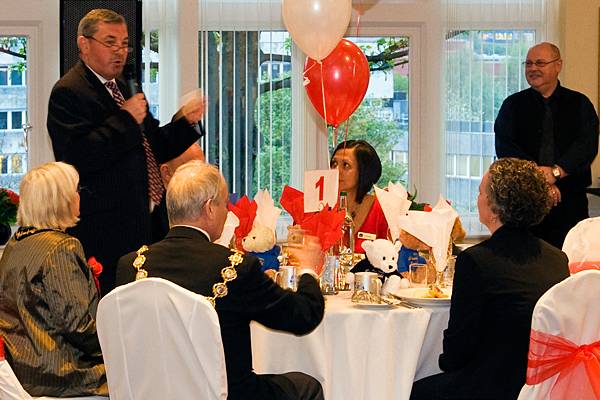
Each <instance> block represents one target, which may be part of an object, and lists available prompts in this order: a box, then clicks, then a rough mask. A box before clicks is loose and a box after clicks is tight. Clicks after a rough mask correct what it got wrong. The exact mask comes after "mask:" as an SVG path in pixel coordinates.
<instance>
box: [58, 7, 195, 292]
mask: <svg viewBox="0 0 600 400" xmlns="http://www.w3.org/2000/svg"><path fill="white" fill-rule="evenodd" d="M128 40H129V36H128V33H127V25H126V24H125V20H124V18H123V16H121V15H119V14H117V13H115V12H114V11H111V10H104V9H98V10H92V11H90V12H89V13H88V14H87V15H86V16H85V17H83V19H82V20H81V21H80V23H79V28H78V37H77V45H78V46H79V51H80V57H81V61H80V62H79V63H78V64H77V65H75V66H74V67H73V68H72V69H71V70H69V71H68V72H67V73H66V74H65V75H64V76H63V77H62V78H61V79H60V80H59V81H58V82H57V83H56V85H55V86H54V88H53V89H52V93H51V95H50V101H49V105H48V121H47V125H48V132H49V133H50V138H51V139H52V147H53V150H54V156H55V158H56V160H61V161H65V162H67V163H69V164H72V165H74V166H75V168H76V169H77V171H78V172H79V176H80V178H81V180H80V185H81V193H80V195H81V219H80V221H79V224H78V225H77V226H76V227H75V228H73V229H72V231H70V233H72V234H73V235H74V236H75V237H77V238H78V239H79V240H80V241H81V243H82V244H83V247H84V249H85V252H86V256H87V257H90V256H95V257H96V258H97V259H98V261H100V262H101V263H102V264H103V266H104V271H103V273H102V275H101V276H100V284H101V291H102V293H103V294H105V293H108V292H109V291H110V290H111V289H112V288H113V287H114V280H115V268H116V263H117V260H118V259H119V257H120V256H122V255H123V254H126V253H128V252H130V251H132V250H134V249H137V248H138V247H139V246H140V245H141V244H143V243H148V242H149V241H150V239H151V233H152V232H151V216H150V214H151V211H152V209H153V208H154V206H155V205H156V204H159V203H160V201H161V199H162V196H163V194H164V187H163V186H162V184H161V182H160V174H159V171H158V166H157V162H156V160H157V159H168V158H169V157H171V156H172V155H178V154H181V153H182V152H183V151H185V149H187V148H188V147H189V146H190V145H191V144H192V143H194V142H195V141H197V140H198V138H199V135H198V133H197V132H196V131H195V130H194V128H193V127H192V124H196V123H197V122H198V121H199V120H200V118H201V117H202V115H203V112H204V111H203V110H204V102H203V100H202V99H201V98H195V99H194V100H191V101H189V102H188V103H186V104H185V105H184V106H183V107H182V109H181V110H180V111H179V112H178V114H176V115H177V116H180V117H178V118H174V120H173V121H172V122H171V123H169V124H167V125H165V126H164V127H162V128H160V127H159V123H158V121H157V120H156V119H154V118H153V117H152V115H151V114H149V113H148V105H147V103H146V99H145V97H144V94H143V93H137V94H134V93H130V90H129V88H128V87H127V85H126V84H125V83H124V82H123V81H121V80H120V79H119V77H120V75H121V73H122V71H123V67H124V65H125V61H126V59H127V54H128V52H129V41H128Z"/></svg>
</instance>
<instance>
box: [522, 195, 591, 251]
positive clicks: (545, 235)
mask: <svg viewBox="0 0 600 400" xmlns="http://www.w3.org/2000/svg"><path fill="white" fill-rule="evenodd" d="M561 194H562V200H561V202H560V203H558V205H556V206H555V207H552V209H551V210H550V212H549V213H548V215H547V216H546V218H544V219H543V220H542V222H541V223H540V224H539V225H536V226H534V227H532V228H531V233H533V234H534V235H535V236H537V237H539V238H540V239H543V240H545V241H546V242H548V243H550V244H551V245H553V246H555V247H558V248H559V249H561V248H562V245H563V242H564V241H565V236H567V233H568V232H569V230H571V228H573V227H574V226H575V225H577V223H578V222H579V221H582V220H584V219H586V218H588V217H589V213H588V200H587V196H586V194H585V192H578V193H561Z"/></svg>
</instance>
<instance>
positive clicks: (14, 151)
mask: <svg viewBox="0 0 600 400" xmlns="http://www.w3.org/2000/svg"><path fill="white" fill-rule="evenodd" d="M26 48H27V38H26V37H22V36H0V49H2V50H4V51H1V50H0V156H1V164H0V172H1V176H0V187H3V188H9V189H12V190H14V191H17V192H18V190H19V185H20V182H21V178H22V177H23V174H24V173H25V172H27V171H26V169H27V150H26V148H25V143H24V132H23V124H25V123H26V117H27V112H26V110H27V73H26V71H27V64H26V61H27V56H26Z"/></svg>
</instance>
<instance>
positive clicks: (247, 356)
mask: <svg viewBox="0 0 600 400" xmlns="http://www.w3.org/2000/svg"><path fill="white" fill-rule="evenodd" d="M227 198H228V190H227V183H226V182H225V179H224V178H223V176H222V175H221V174H220V173H219V170H218V169H217V168H215V167H214V166H211V165H208V164H204V163H202V162H200V161H190V162H188V163H186V164H184V165H183V166H181V167H180V168H178V169H177V171H176V172H175V174H174V175H173V177H172V178H171V181H170V183H169V186H168V188H167V212H168V215H169V221H170V224H171V230H170V231H169V233H168V234H167V236H166V238H165V239H164V240H162V241H160V242H158V243H155V244H153V245H151V246H150V247H149V249H148V250H146V251H145V252H143V254H144V256H145V257H146V259H145V262H144V263H143V265H142V266H140V265H138V264H137V263H136V265H137V268H136V267H134V266H133V262H134V260H135V259H136V256H137V255H136V253H130V254H127V255H125V256H123V257H122V258H121V259H120V260H119V264H118V267H117V284H118V285H122V284H125V283H128V282H131V281H133V280H134V279H135V277H136V274H138V276H139V275H143V274H144V273H145V272H147V275H148V276H151V277H160V278H164V279H168V280H170V281H172V282H174V283H176V284H178V285H180V286H182V287H184V288H186V289H188V290H191V291H193V292H196V293H199V294H202V295H204V296H207V297H209V298H213V299H214V304H215V309H216V311H217V314H218V315H219V322H220V325H221V335H222V338H223V347H224V351H225V362H226V366H227V383H228V390H229V394H228V399H229V400H236V399H248V400H251V399H257V400H258V399H311V400H312V399H323V391H322V388H321V385H320V383H319V382H318V381H317V380H316V379H314V378H312V377H310V376H308V375H305V374H302V373H299V372H291V373H286V374H281V375H257V374H255V373H254V372H253V371H252V353H251V343H250V321H257V322H259V323H261V324H263V325H265V326H267V327H269V328H272V329H280V330H284V331H287V332H291V333H294V334H297V335H303V334H307V333H309V332H310V331H312V330H313V329H315V328H316V327H317V326H318V325H319V323H320V322H321V320H322V319H323V312H324V304H325V303H324V300H323V296H322V295H321V291H320V289H319V285H318V283H317V280H316V279H315V278H314V277H313V276H312V274H311V273H305V274H301V275H300V278H299V281H298V290H297V291H296V292H292V291H290V290H283V289H281V288H280V287H279V286H277V285H276V284H275V283H274V282H273V281H272V280H271V279H269V278H268V277H267V275H265V274H264V273H263V272H261V270H260V263H259V262H258V259H256V258H255V257H252V256H242V255H241V254H239V253H236V252H233V251H231V250H229V249H227V248H225V247H223V246H220V245H217V244H213V243H212V242H211V241H212V240H214V239H216V238H218V237H219V236H220V235H221V232H222V230H223V225H224V223H225V219H226V217H227ZM227 267H234V268H235V272H236V274H235V275H234V278H233V279H232V280H229V281H227V282H225V285H226V288H227V290H226V291H224V293H221V294H220V295H218V294H217V293H213V285H214V284H215V283H222V282H224V278H223V277H222V275H221V272H222V271H223V270H224V269H226V268H227Z"/></svg>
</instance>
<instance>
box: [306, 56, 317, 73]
mask: <svg viewBox="0 0 600 400" xmlns="http://www.w3.org/2000/svg"><path fill="white" fill-rule="evenodd" d="M306 58H308V59H311V60H312V58H310V57H306ZM317 63H318V61H317V62H316V63H314V64H313V65H311V66H310V67H308V68H307V69H305V70H304V75H306V73H307V72H308V71H310V70H311V69H313V67H314V66H315V65H317Z"/></svg>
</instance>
